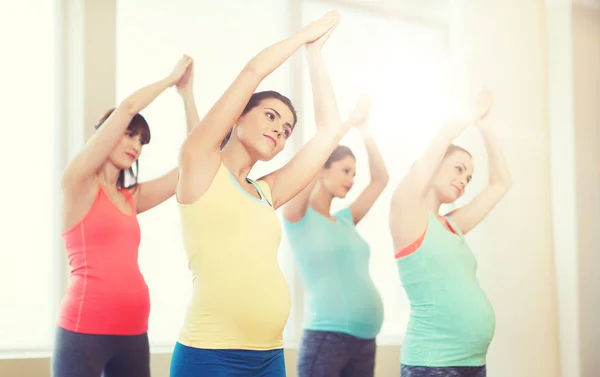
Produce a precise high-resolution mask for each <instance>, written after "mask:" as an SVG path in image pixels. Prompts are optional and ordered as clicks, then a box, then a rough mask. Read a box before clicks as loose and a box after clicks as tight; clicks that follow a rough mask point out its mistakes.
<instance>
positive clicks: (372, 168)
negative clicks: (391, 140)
mask: <svg viewBox="0 0 600 377" xmlns="http://www.w3.org/2000/svg"><path fill="white" fill-rule="evenodd" d="M361 135H362V138H363V141H364V143H365V147H366V149H367V157H368V159H369V172H370V175H371V182H382V183H387V181H388V180H389V175H388V171H387V169H386V167H385V162H384V161H383V157H382V156H381V153H380V152H379V148H377V144H376V143H375V140H374V139H373V136H372V135H371V134H370V133H369V132H368V131H366V130H365V131H361Z"/></svg>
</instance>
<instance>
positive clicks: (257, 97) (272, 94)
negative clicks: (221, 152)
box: [221, 90, 298, 149]
mask: <svg viewBox="0 0 600 377" xmlns="http://www.w3.org/2000/svg"><path fill="white" fill-rule="evenodd" d="M268 98H273V99H278V100H280V101H281V102H283V103H284V104H285V105H286V106H287V107H288V108H289V109H290V111H291V112H292V114H293V115H294V124H292V127H294V126H296V122H297V121H298V115H297V114H296V109H294V105H293V104H292V101H290V99H289V98H287V97H286V96H284V95H282V94H280V93H278V92H276V91H274V90H267V91H264V92H256V93H254V94H252V97H250V100H249V101H248V103H247V104H246V107H245V108H244V111H242V115H246V113H248V111H250V110H252V109H254V108H255V107H256V106H258V105H260V103H261V102H262V101H263V100H265V99H268ZM231 131H232V130H229V133H228V134H227V136H225V138H224V139H223V141H222V142H221V149H223V148H224V147H225V145H226V144H227V142H228V141H229V138H230V137H231Z"/></svg>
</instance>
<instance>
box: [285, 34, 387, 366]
mask: <svg viewBox="0 0 600 377" xmlns="http://www.w3.org/2000/svg"><path fill="white" fill-rule="evenodd" d="M307 57H308V63H309V67H310V76H311V81H312V83H313V88H314V89H315V90H314V93H315V94H316V95H315V96H314V107H315V121H316V123H317V125H319V124H320V123H325V122H333V123H337V122H339V115H338V109H337V103H336V99H335V95H334V91H333V88H332V86H331V83H330V81H329V78H328V77H327V74H326V71H325V66H324V63H323V60H322V57H321V45H314V44H313V45H311V46H309V47H308V48H307ZM331 117H333V118H332V119H330V120H328V119H327V118H331ZM366 124H367V118H366V117H365V118H364V119H362V121H361V122H360V123H359V124H356V126H357V129H358V130H359V131H360V133H361V135H362V137H363V139H364V142H365V146H366V150H367V154H368V158H369V165H370V173H371V182H370V183H369V185H368V186H367V187H366V188H365V190H364V191H363V192H362V194H361V195H360V196H359V197H358V198H357V199H356V201H354V203H352V205H350V206H349V207H347V208H344V209H342V210H341V211H338V212H336V213H334V214H331V202H332V201H333V199H334V198H345V197H346V195H347V193H348V191H349V190H350V189H351V188H352V186H353V184H354V176H355V171H356V161H355V157H354V154H353V153H352V151H351V150H350V149H349V148H348V147H345V146H338V147H337V148H336V149H335V150H334V151H333V153H332V154H331V155H330V157H329V159H328V160H327V161H326V162H325V165H324V167H323V169H322V170H321V172H320V173H319V174H318V175H317V176H316V177H315V178H314V179H313V181H312V182H311V184H309V185H308V186H307V187H306V188H305V189H304V190H303V191H302V192H301V193H300V194H299V195H297V196H296V197H295V198H294V199H292V200H291V201H290V202H288V204H286V206H285V207H284V218H285V221H284V225H285V230H286V232H287V235H288V239H289V241H290V244H291V246H292V249H293V252H294V258H295V261H296V266H297V268H298V271H299V274H300V277H301V279H302V282H303V285H304V288H305V292H306V299H307V304H308V305H307V306H308V311H307V318H306V321H305V323H304V334H303V337H302V342H301V345H300V349H299V354H298V376H299V377H370V376H373V373H374V369H375V368H374V367H375V350H376V345H375V337H376V336H377V334H378V333H379V331H380V330H381V325H382V323H383V304H382V301H381V297H380V295H379V292H378V291H377V289H376V288H375V284H374V283H373V280H372V279H371V276H370V273H369V258H370V250H369V245H368V244H367V242H366V241H365V240H364V239H363V238H362V237H361V236H360V235H359V234H358V232H357V231H356V228H355V225H356V224H357V223H358V222H359V221H360V220H361V219H362V218H363V217H364V216H365V215H366V213H367V212H368V211H369V209H370V208H371V206H372V205H373V203H374V202H375V200H376V199H377V198H378V197H379V195H380V194H381V192H382V191H383V189H384V188H385V186H386V184H387V181H388V173H387V170H386V168H385V165H384V163H383V159H382V158H381V155H380V153H379V151H378V149H377V146H376V145H375V142H374V140H373V138H372V137H371V136H370V134H369V132H368V129H367V127H366Z"/></svg>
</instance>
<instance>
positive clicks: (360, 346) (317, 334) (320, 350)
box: [298, 330, 376, 377]
mask: <svg viewBox="0 0 600 377" xmlns="http://www.w3.org/2000/svg"><path fill="white" fill-rule="evenodd" d="M375 351H376V345H375V339H361V338H357V337H354V336H352V335H348V334H343V333H339V332H330V331H312V330H305V331H304V335H303V336H302V342H301V344H300V350H299V351H298V377H373V375H374V371H375Z"/></svg>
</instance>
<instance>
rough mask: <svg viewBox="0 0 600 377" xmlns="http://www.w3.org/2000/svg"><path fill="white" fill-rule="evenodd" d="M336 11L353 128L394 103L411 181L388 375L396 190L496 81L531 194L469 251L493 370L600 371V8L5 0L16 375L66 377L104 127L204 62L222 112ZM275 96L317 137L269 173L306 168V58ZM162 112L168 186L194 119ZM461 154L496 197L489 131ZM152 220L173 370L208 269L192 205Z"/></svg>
mask: <svg viewBox="0 0 600 377" xmlns="http://www.w3.org/2000/svg"><path fill="white" fill-rule="evenodd" d="M331 9H337V10H338V11H339V12H340V14H341V16H342V22H341V24H340V26H339V27H338V28H337V30H336V31H335V33H334V34H333V36H332V37H331V38H330V40H329V41H328V42H327V44H326V46H325V52H324V54H325V58H326V62H327V66H328V70H329V73H330V75H331V79H332V82H333V84H334V87H335V90H336V94H337V98H338V101H339V104H340V110H341V112H342V118H345V117H346V116H347V114H348V112H349V111H350V110H351V108H352V106H353V105H354V103H355V101H356V99H357V98H358V97H359V96H360V95H361V94H363V93H367V94H370V95H371V96H372V98H373V112H372V117H371V130H372V133H373V135H374V138H375V139H376V141H377V143H378V145H379V146H380V148H381V150H382V154H383V156H384V159H385V161H386V164H387V166H388V168H389V172H390V178H391V179H390V183H389V185H388V187H387V188H386V191H385V192H384V194H383V195H382V197H381V198H380V199H379V200H378V202H377V203H376V205H375V206H374V208H373V210H372V211H371V212H370V213H369V214H368V216H367V217H366V218H365V220H363V221H362V222H361V224H360V226H359V230H360V232H361V234H362V235H363V236H364V237H365V238H366V240H367V241H368V242H369V244H370V246H371V250H372V260H371V266H370V268H371V271H372V275H373V278H374V280H375V283H376V285H377V287H378V289H379V291H380V293H381V295H382V297H383V300H384V306H385V322H384V325H383V329H382V332H381V334H380V337H379V338H378V345H379V349H378V356H377V377H387V376H399V374H400V349H401V346H402V338H403V332H404V329H405V327H406V323H407V319H408V315H409V306H408V301H407V299H406V296H405V294H404V291H403V290H402V287H401V285H400V282H399V279H398V275H397V270H396V265H395V263H394V258H393V252H394V250H393V248H392V242H391V238H390V235H389V228H388V216H389V205H390V198H391V195H392V192H393V190H394V188H395V186H396V185H397V183H398V182H399V181H400V179H401V178H402V176H403V175H404V174H405V173H406V172H407V170H408V168H409V167H410V165H411V164H412V163H413V161H414V160H415V158H417V157H418V156H419V154H420V153H421V152H422V151H423V149H424V148H425V147H426V146H427V144H428V143H429V141H430V140H431V137H432V136H433V135H434V134H435V132H436V131H437V130H438V129H439V127H440V125H441V122H443V120H444V117H445V116H446V115H447V114H448V113H449V112H452V111H455V110H456V109H460V108H462V107H464V106H466V105H468V104H469V100H470V99H471V98H472V97H473V95H474V93H475V92H476V91H477V89H478V88H480V87H481V86H487V87H489V88H491V89H492V91H493V92H494V93H495V97H496V105H495V108H494V110H493V117H494V118H495V123H496V124H497V126H498V129H499V133H500V135H501V137H502V142H503V146H504V152H505V154H506V157H507V160H508V163H509V166H510V169H511V173H512V176H513V181H514V185H513V188H512V189H511V191H510V192H509V193H508V195H507V196H506V197H505V199H504V200H503V201H502V202H501V203H500V205H498V207H497V208H496V209H495V210H494V211H493V212H492V214H491V215H490V216H489V217H488V218H487V219H486V220H485V221H484V222H483V223H482V224H481V225H480V226H479V227H478V228H477V230H476V231H474V232H472V234H470V235H469V236H468V238H469V242H470V245H471V248H472V249H473V251H474V253H475V254H476V257H477V259H478V263H479V265H478V276H479V279H480V281H481V284H482V287H483V289H484V290H485V291H486V293H487V294H488V295H489V297H490V299H491V301H492V304H493V305H494V308H495V311H496V316H497V328H496V335H495V338H494V341H493V343H492V345H491V347H490V353H489V358H488V375H489V376H490V377H596V376H598V375H599V374H600V372H598V371H599V370H600V358H598V357H597V350H598V349H599V348H600V276H599V274H598V273H597V270H598V268H600V253H599V252H600V231H598V229H599V223H600V184H599V183H600V182H599V178H600V152H599V151H598V146H599V145H600V131H599V130H600V1H598V0H580V1H567V0H504V1H493V0H451V1H450V0H437V1H436V0H322V1H319V0H253V1H248V0H219V1H216V0H211V1H209V0H205V1H199V0H195V1H194V0H19V1H18V2H17V1H9V0H3V1H2V2H1V3H0V41H1V48H2V58H1V59H0V85H1V90H0V99H1V100H0V104H1V105H0V108H1V112H0V114H1V118H0V119H1V121H0V129H1V133H0V135H1V137H0V161H1V163H2V170H1V174H2V184H1V185H0V203H1V206H0V225H1V226H0V229H1V235H2V236H1V237H0V376H2V377H12V376H39V377H49V376H50V359H49V358H50V355H51V350H52V342H53V335H54V331H55V320H56V313H57V308H58V304H59V303H60V300H61V298H62V295H63V293H64V290H65V286H66V282H67V277H68V272H69V268H68V264H67V261H66V257H65V251H64V247H63V243H62V240H61V238H60V224H61V222H60V216H61V215H60V208H61V194H60V190H59V180H60V174H61V171H62V169H63V168H64V166H65V165H66V162H67V161H68V160H69V159H70V158H71V157H72V156H73V155H74V153H75V152H76V151H77V150H79V149H80V148H81V146H82V145H83V144H84V143H85V141H86V139H87V138H88V137H89V136H90V135H91V133H92V132H93V125H94V124H96V123H97V121H98V119H99V118H100V116H101V115H102V114H103V113H104V112H105V111H106V110H107V109H108V108H110V107H113V106H115V105H116V104H117V103H118V102H119V101H120V100H122V99H123V98H124V97H125V96H127V95H128V94H130V93H131V92H132V91H134V90H136V89H138V88H140V87H142V86H144V85H146V84H148V83H151V82H153V81H156V80H159V79H161V78H163V77H164V76H166V75H167V74H168V73H169V72H170V71H171V69H172V67H173V66H174V64H175V63H176V61H177V60H178V59H179V58H180V56H181V55H182V54H188V55H190V56H192V57H193V58H194V60H195V95H196V99H197V106H198V109H199V112H200V115H201V116H202V115H203V114H204V113H205V112H206V111H207V110H208V109H209V108H210V107H211V106H212V104H213V103H214V102H215V101H216V100H217V99H218V97H219V96H220V95H221V94H222V93H223V91H224V90H225V89H226V87H227V86H228V85H229V84H230V83H231V82H232V80H233V79H234V78H235V76H236V75H237V73H238V72H239V71H240V70H241V69H242V68H243V66H244V65H245V64H246V62H247V61H248V60H249V59H251V58H252V57H253V56H254V55H255V54H256V53H258V52H259V51H260V50H261V49H262V48H264V47H266V46H267V45H269V44H272V43H274V42H276V41H278V40H280V39H283V38H285V37H286V36H289V35H291V34H292V33H293V32H295V31H297V30H298V29H299V28H300V27H302V25H305V24H306V23H308V22H310V21H312V20H313V19H315V18H318V17H319V16H321V15H322V14H324V13H326V12H327V11H328V10H331ZM259 89H273V90H277V91H279V92H281V93H282V94H284V95H287V96H288V97H290V98H291V99H292V101H293V102H294V104H295V106H296V108H297V109H298V112H299V124H298V127H297V129H296V131H295V132H294V136H293V137H292V138H291V139H290V142H288V145H287V147H286V150H284V151H283V152H282V153H281V154H280V155H279V156H278V157H277V158H276V159H275V160H273V161H271V162H269V163H263V164H259V166H257V167H256V169H255V170H254V171H253V172H252V174H251V176H253V177H258V176H259V175H260V174H263V173H265V172H269V171H271V170H273V169H274V168H277V167H279V166H281V165H282V164H284V163H285V162H286V161H288V160H289V159H290V158H291V156H293V155H294V153H295V152H296V151H297V150H298V149H299V148H300V147H301V146H302V145H303V144H304V143H305V142H306V141H307V140H308V139H309V138H310V137H311V136H312V134H313V133H314V129H315V127H314V122H313V113H312V95H311V87H310V82H309V79H308V74H307V67H306V63H305V60H304V52H303V51H302V50H300V51H299V52H298V53H297V54H296V55H295V56H294V57H292V58H291V59H290V60H288V62H286V63H285V64H284V65H282V66H281V67H280V68H279V69H278V70H277V71H276V72H274V73H273V74H272V75H271V76H269V77H268V78H267V79H266V80H265V81H264V82H263V83H262V85H261V87H260V88H259ZM142 114H143V115H144V116H145V117H146V119H147V120H148V122H149V124H150V127H151V130H152V143H151V144H150V145H148V146H147V147H145V149H144V153H143V155H142V157H141V159H140V178H141V179H142V180H146V179H151V178H154V177H156V176H158V175H160V174H162V173H164V172H166V171H167V170H168V169H170V168H172V167H173V166H175V164H176V163H177V154H178V150H179V148H180V146H181V143H182V141H183V139H184V137H185V117H184V111H183V105H182V102H181V99H180V98H179V96H178V95H177V93H176V92H175V90H174V89H171V90H168V91H167V92H165V93H164V94H163V95H161V96H160V97H159V98H158V100H156V101H155V102H154V103H152V104H151V105H150V106H149V107H148V108H147V109H145V110H144V111H143V112H142ZM457 143H458V144H459V145H461V146H463V147H466V148H467V149H469V150H470V151H471V152H472V154H473V156H474V160H475V174H474V179H473V181H472V183H471V185H470V187H469V189H468V191H467V194H466V195H465V197H464V198H462V200H463V201H469V200H470V199H471V198H472V197H473V196H474V195H475V194H477V193H478V192H479V191H480V190H481V188H482V187H483V186H484V185H485V184H486V180H487V157H486V154H485V149H484V148H483V143H482V141H481V139H480V137H479V135H478V133H477V132H476V130H468V131H467V132H465V133H464V134H463V135H462V136H461V137H460V138H459V139H458V140H457ZM342 144H345V145H348V146H350V147H351V148H352V149H353V150H354V152H355V154H356V155H357V164H358V175H357V178H356V186H357V187H356V189H355V190H353V191H351V193H350V195H349V197H348V199H347V200H349V201H351V200H353V199H354V198H355V196H356V195H358V194H359V193H360V191H361V188H362V187H364V186H366V184H367V182H368V165H367V160H366V152H365V151H364V148H363V145H362V143H361V140H360V137H359V136H358V134H355V133H354V130H352V131H351V132H350V133H349V134H348V135H347V136H346V137H345V138H344V140H343V141H342ZM353 194H354V195H353ZM459 204H461V203H459ZM336 205H337V206H339V207H341V206H342V205H344V202H339V203H336ZM139 219H140V225H141V229H142V243H141V247H140V264H141V268H142V272H143V273H144V276H145V278H146V280H147V283H148V285H149V287H150V293H151V300H152V312H151V317H150V330H149V335H150V342H151V346H152V371H153V376H156V377H167V376H168V369H169V362H170V353H171V351H172V348H173V345H174V342H175V340H176V338H177V335H178V333H179V330H180V327H181V324H182V320H183V317H184V315H185V310H186V308H187V305H188V301H189V298H190V293H191V274H190V272H189V271H188V269H187V261H186V258H185V255H184V251H183V245H182V238H181V233H180V226H179V214H178V210H177V207H176V205H175V201H174V199H171V200H169V201H168V202H167V203H165V204H163V205H161V206H160V207H158V208H156V209H155V210H153V211H149V212H148V213H145V214H142V215H140V217H139ZM279 257H280V265H281V268H282V270H283V271H284V273H285V275H286V277H287V279H288V282H289V284H290V289H291V291H292V299H293V300H292V301H293V304H292V314H291V316H290V318H289V321H288V324H287V327H286V330H285V334H284V338H285V348H286V363H287V369H288V376H290V377H294V376H295V375H296V371H295V369H296V365H295V363H296V351H297V345H298V342H299V338H300V335H301V332H302V320H303V312H304V305H303V289H302V284H301V282H300V280H299V278H298V276H297V274H296V272H295V269H294V264H293V259H292V258H291V255H290V249H289V245H288V244H287V240H286V239H285V233H284V239H283V241H282V244H281V246H280V250H279ZM224 273H226V272H224Z"/></svg>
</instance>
